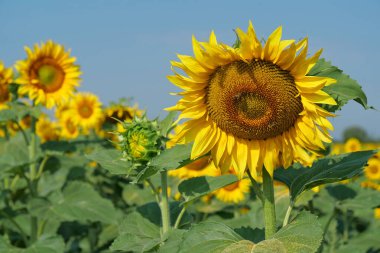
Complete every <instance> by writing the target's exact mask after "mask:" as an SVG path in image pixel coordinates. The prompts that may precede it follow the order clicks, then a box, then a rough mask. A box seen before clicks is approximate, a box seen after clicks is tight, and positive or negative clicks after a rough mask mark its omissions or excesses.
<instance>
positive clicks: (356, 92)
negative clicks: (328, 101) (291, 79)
mask: <svg viewBox="0 0 380 253" xmlns="http://www.w3.org/2000/svg"><path fill="white" fill-rule="evenodd" d="M308 75H309V76H325V77H331V78H334V79H336V80H337V82H336V83H334V84H331V85H329V86H326V87H324V88H323V90H324V91H325V92H327V93H328V94H329V95H331V96H332V97H333V98H334V99H335V101H336V102H337V105H335V106H331V105H323V106H322V107H323V108H325V109H326V110H328V111H330V112H335V111H337V110H340V109H341V108H342V107H343V106H344V105H345V104H346V103H347V102H348V101H350V100H355V101H356V102H357V103H359V104H361V105H362V106H363V107H364V108H365V109H370V108H372V109H373V107H370V106H368V105H367V96H366V95H365V93H364V92H363V90H362V87H361V86H360V85H359V84H358V82H357V81H355V80H354V79H352V78H350V76H348V75H346V74H344V73H343V71H342V70H340V69H339V68H337V67H335V66H333V65H331V63H330V62H327V61H326V60H325V59H319V60H318V62H317V63H316V64H315V66H314V67H313V68H312V69H311V70H310V71H309V73H308Z"/></svg>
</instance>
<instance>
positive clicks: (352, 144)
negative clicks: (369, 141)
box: [344, 138, 361, 153]
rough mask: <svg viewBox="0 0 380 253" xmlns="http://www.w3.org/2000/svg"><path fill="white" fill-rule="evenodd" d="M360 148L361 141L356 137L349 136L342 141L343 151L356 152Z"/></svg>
mask: <svg viewBox="0 0 380 253" xmlns="http://www.w3.org/2000/svg"><path fill="white" fill-rule="evenodd" d="M360 150H361V143H360V141H359V140H358V139H356V138H350V139H348V140H347V141H346V143H344V151H345V152H346V153H348V152H356V151H360Z"/></svg>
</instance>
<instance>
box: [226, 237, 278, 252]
mask: <svg viewBox="0 0 380 253" xmlns="http://www.w3.org/2000/svg"><path fill="white" fill-rule="evenodd" d="M255 247H256V245H255V244H254V243H253V242H251V241H248V240H242V241H238V242H235V243H233V244H231V245H230V246H228V247H227V248H225V249H223V251H222V253H251V252H256V251H255V250H254V248H255ZM261 252H262V251H261ZM270 252H279V251H270ZM268 253H269V252H268Z"/></svg>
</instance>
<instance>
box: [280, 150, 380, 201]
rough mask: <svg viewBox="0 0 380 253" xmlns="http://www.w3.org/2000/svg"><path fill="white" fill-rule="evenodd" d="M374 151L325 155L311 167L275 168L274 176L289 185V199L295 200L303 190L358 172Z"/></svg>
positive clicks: (352, 175) (343, 178)
mask: <svg viewBox="0 0 380 253" xmlns="http://www.w3.org/2000/svg"><path fill="white" fill-rule="evenodd" d="M375 153H376V151H373V150H368V151H359V152H354V153H347V154H341V155H336V156H330V157H325V158H322V159H319V160H317V161H316V162H314V164H313V165H312V167H311V168H306V167H301V168H299V169H294V168H289V169H277V170H275V173H274V178H275V179H276V180H278V181H281V182H283V183H285V184H286V185H287V186H288V187H289V189H290V197H291V200H292V201H295V200H296V199H297V197H298V196H299V195H300V194H301V193H302V192H303V191H305V190H308V189H311V188H313V187H315V186H318V185H322V184H327V183H333V182H338V181H342V180H345V179H349V178H352V177H354V176H356V175H358V174H360V173H361V172H362V170H363V167H364V166H365V164H366V163H367V161H368V159H369V158H370V157H371V156H373V155H374V154H375Z"/></svg>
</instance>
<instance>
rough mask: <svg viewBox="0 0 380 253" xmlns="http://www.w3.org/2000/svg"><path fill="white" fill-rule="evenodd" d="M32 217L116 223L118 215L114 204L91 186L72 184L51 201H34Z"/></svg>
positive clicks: (57, 193) (30, 206) (31, 206)
mask: <svg viewBox="0 0 380 253" xmlns="http://www.w3.org/2000/svg"><path fill="white" fill-rule="evenodd" d="M29 210H30V213H31V214H32V215H35V216H37V217H40V218H42V219H46V218H50V219H58V220H61V221H82V222H87V221H101V222H104V223H108V224H110V223H116V222H117V213H116V210H115V208H114V206H113V205H112V202H111V201H109V200H107V199H104V198H102V197H101V196H100V195H99V193H97V192H96V191H95V190H94V188H92V186H91V185H89V184H87V183H84V182H72V183H69V184H68V185H67V187H66V188H65V189H64V190H63V192H62V193H59V192H56V194H53V195H52V197H51V198H50V200H47V199H42V198H38V199H33V200H32V201H30V203H29Z"/></svg>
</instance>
